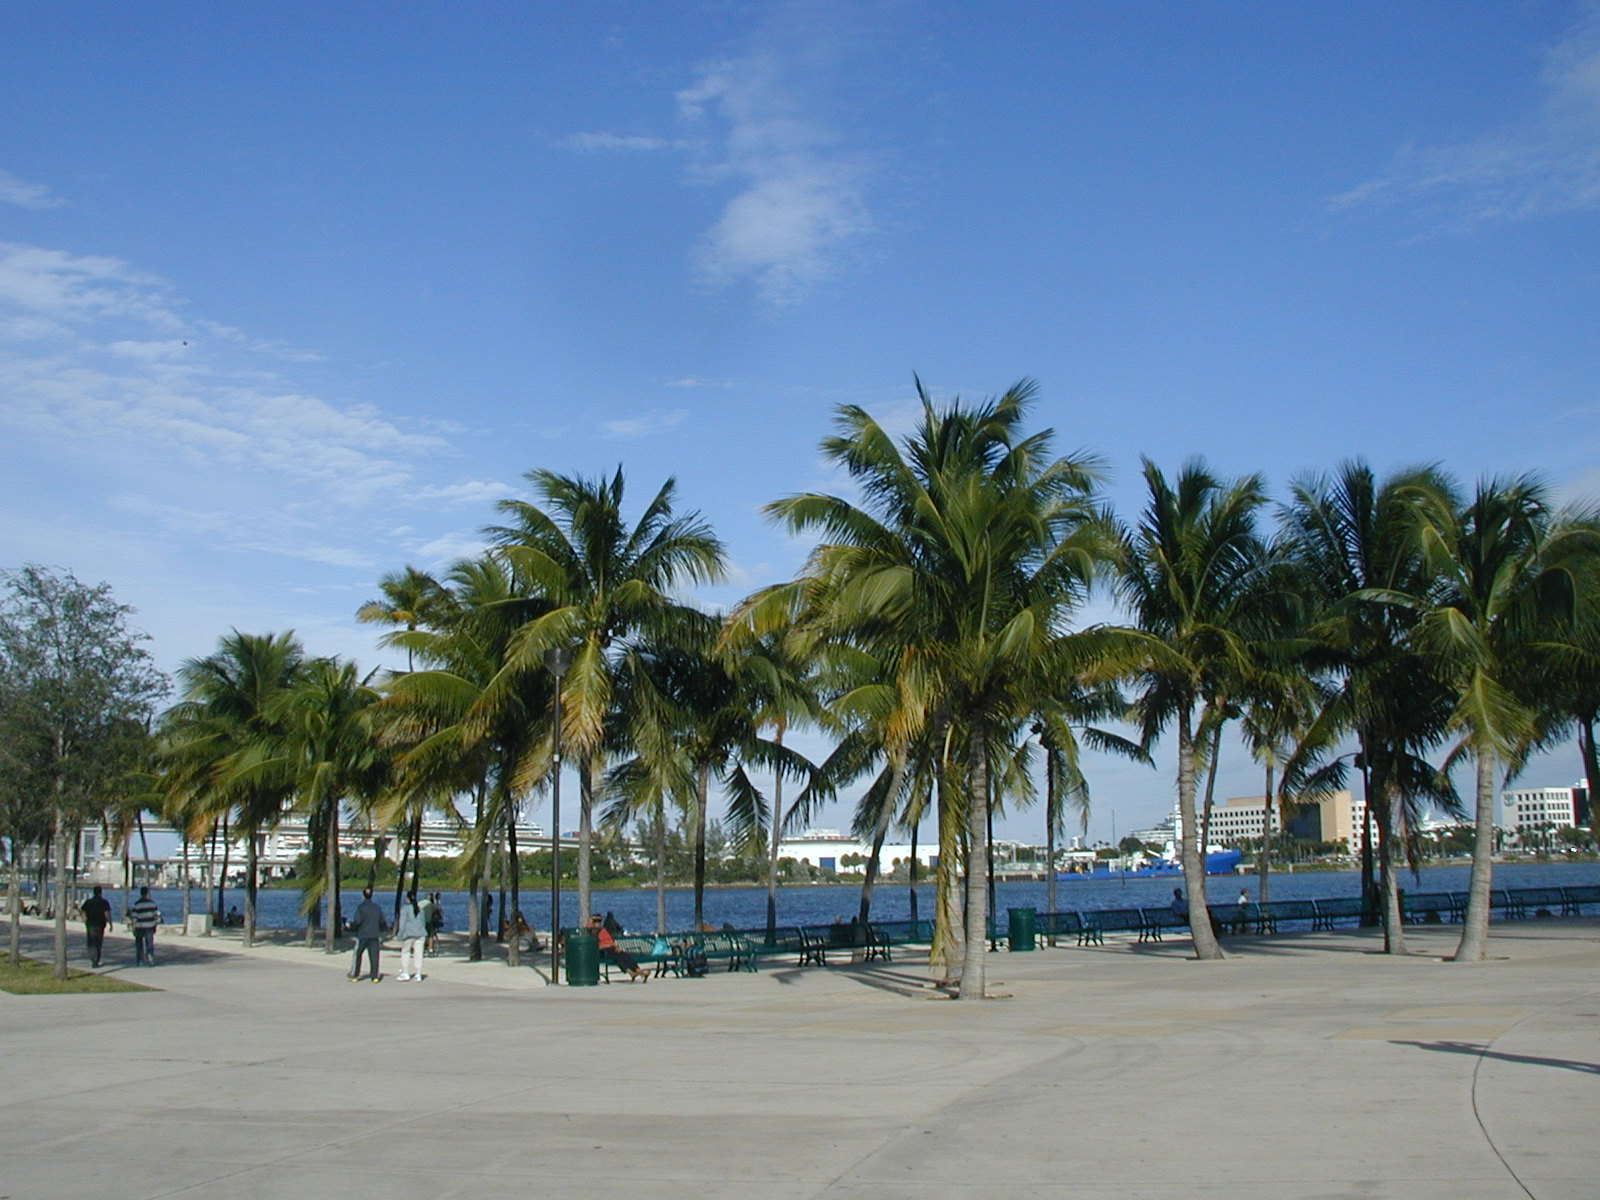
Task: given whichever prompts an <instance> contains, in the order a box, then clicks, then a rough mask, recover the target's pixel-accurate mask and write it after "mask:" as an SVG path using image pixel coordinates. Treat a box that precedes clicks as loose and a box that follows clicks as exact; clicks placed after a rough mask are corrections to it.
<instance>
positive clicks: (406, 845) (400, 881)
mask: <svg viewBox="0 0 1600 1200" xmlns="http://www.w3.org/2000/svg"><path fill="white" fill-rule="evenodd" d="M416 844H417V839H416V835H415V833H414V832H413V826H412V824H411V822H410V821H407V822H406V832H405V840H404V841H402V842H401V843H400V862H399V866H398V869H397V870H396V871H395V873H394V918H393V920H394V924H395V926H396V927H397V928H398V927H399V924H400V903H401V901H402V900H404V899H405V894H406V867H407V866H408V865H409V864H410V862H411V852H412V850H413V849H414V848H415V847H416Z"/></svg>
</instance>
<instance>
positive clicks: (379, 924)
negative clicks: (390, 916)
mask: <svg viewBox="0 0 1600 1200" xmlns="http://www.w3.org/2000/svg"><path fill="white" fill-rule="evenodd" d="M387 928H388V923H387V922H386V921H385V920H384V919H383V909H381V908H379V907H378V906H377V904H375V903H374V902H373V899H372V889H371V888H362V889H361V903H360V904H358V905H356V912H355V916H354V917H352V918H351V919H350V932H352V933H353V934H355V937H356V956H355V957H354V958H353V959H351V960H350V975H349V979H350V982H351V983H354V982H355V981H356V980H357V979H359V978H361V956H362V955H363V954H366V955H368V965H369V967H370V970H371V974H369V975H368V976H367V978H368V979H370V980H372V982H373V983H377V982H378V980H380V979H382V978H383V976H381V975H379V974H378V946H379V943H381V942H382V941H383V934H384V931H385V930H386V929H387Z"/></svg>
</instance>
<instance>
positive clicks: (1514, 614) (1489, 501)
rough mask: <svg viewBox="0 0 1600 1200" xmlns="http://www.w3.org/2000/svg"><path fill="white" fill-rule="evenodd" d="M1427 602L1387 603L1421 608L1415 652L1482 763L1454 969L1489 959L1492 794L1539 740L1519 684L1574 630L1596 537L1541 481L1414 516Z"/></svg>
mask: <svg viewBox="0 0 1600 1200" xmlns="http://www.w3.org/2000/svg"><path fill="white" fill-rule="evenodd" d="M1417 515H1418V517H1419V521H1418V527H1417V532H1418V536H1419V540H1420V544H1421V548H1422V554H1423V556H1424V559H1425V561H1426V563H1427V566H1428V568H1429V570H1430V572H1431V574H1432V575H1433V577H1434V579H1435V580H1436V581H1437V587H1436V588H1435V589H1434V591H1433V592H1432V594H1430V595H1425V596H1402V595H1400V594H1398V593H1390V594H1388V595H1387V596H1385V597H1382V598H1384V599H1388V600H1391V601H1393V602H1396V603H1399V604H1402V605H1408V606H1416V607H1420V609H1421V615H1420V619H1419V621H1418V624H1417V631H1416V632H1417V643H1418V645H1419V646H1421V647H1422V648H1423V649H1424V650H1426V651H1428V652H1429V653H1430V654H1431V655H1432V656H1433V657H1434V658H1435V660H1436V662H1437V664H1438V670H1439V673H1440V674H1441V676H1442V677H1443V678H1444V679H1445V680H1446V681H1447V682H1448V684H1449V686H1450V688H1451V691H1452V693H1453V697H1454V700H1455V707H1454V711H1453V712H1452V713H1451V716H1450V724H1451V727H1452V728H1453V729H1456V730H1458V731H1460V733H1461V734H1462V749H1463V750H1465V751H1466V752H1468V753H1470V754H1471V756H1472V758H1473V760H1474V762H1475V764H1476V771H1475V776H1476V780H1475V782H1476V789H1475V791H1476V803H1475V814H1474V815H1475V820H1476V823H1477V828H1476V832H1475V834H1474V837H1473V851H1472V879H1471V883H1470V885H1469V887H1468V892H1467V911H1466V916H1465V917H1464V919H1463V921H1462V927H1461V942H1460V944H1459V946H1458V947H1457V948H1456V954H1455V960H1456V961H1457V962H1482V961H1483V960H1484V958H1485V957H1486V956H1487V953H1488V938H1489V901H1490V891H1491V886H1492V874H1493V870H1494V858H1493V851H1494V792H1495V778H1496V774H1497V769H1498V767H1499V766H1500V764H1502V763H1504V764H1506V765H1507V766H1509V767H1510V768H1511V770H1512V773H1514V772H1515V770H1516V769H1517V768H1518V767H1520V766H1521V765H1522V763H1523V761H1524V760H1525V758H1526V756H1527V753H1528V751H1529V749H1530V748H1531V747H1532V746H1533V744H1534V743H1535V742H1536V741H1537V739H1538V737H1539V733H1540V727H1539V716H1538V713H1537V711H1536V707H1535V703H1534V702H1533V700H1532V698H1531V697H1530V696H1529V695H1528V692H1527V689H1526V687H1525V686H1524V682H1523V681H1524V679H1525V678H1526V677H1527V675H1528V674H1529V673H1530V668H1531V667H1532V666H1533V665H1534V658H1535V648H1536V646H1537V645H1538V644H1539V643H1540V642H1541V641H1542V640H1543V639H1544V637H1545V636H1546V633H1547V631H1548V630H1549V629H1550V627H1551V626H1552V625H1553V624H1567V623H1570V622H1571V620H1572V618H1573V617H1574V616H1575V615H1576V613H1577V611H1578V608H1579V605H1580V598H1582V597H1585V593H1586V591H1587V585H1589V584H1590V583H1591V582H1592V581H1593V577H1594V566H1595V563H1596V555H1597V552H1600V531H1597V529H1596V527H1595V525H1594V523H1593V522H1592V521H1591V520H1568V519H1562V518H1559V517H1557V516H1556V514H1555V513H1553V512H1552V511H1551V508H1550V505H1549V503H1548V500H1547V497H1546V492H1545V489H1544V487H1543V485H1542V484H1540V483H1538V482H1537V481H1536V480H1534V479H1531V478H1528V477H1522V478H1519V479H1513V480H1508V481H1499V480H1490V481H1487V482H1484V483H1481V484H1479V486H1478V488H1477V491H1476V494H1475V495H1474V496H1473V498H1472V501H1471V502H1470V503H1469V504H1468V505H1467V506H1466V507H1465V508H1464V509H1458V508H1456V507H1455V506H1443V505H1437V504H1435V505H1428V506H1423V507H1420V508H1419V509H1418V510H1417Z"/></svg>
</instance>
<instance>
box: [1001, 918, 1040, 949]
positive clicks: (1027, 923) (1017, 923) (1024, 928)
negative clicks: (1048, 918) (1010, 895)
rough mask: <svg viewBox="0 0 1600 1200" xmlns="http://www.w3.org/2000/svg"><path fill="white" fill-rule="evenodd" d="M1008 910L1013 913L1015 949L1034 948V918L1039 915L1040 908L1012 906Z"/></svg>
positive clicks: (1012, 934) (1012, 941) (1012, 931)
mask: <svg viewBox="0 0 1600 1200" xmlns="http://www.w3.org/2000/svg"><path fill="white" fill-rule="evenodd" d="M1006 911H1007V912H1009V913H1010V914H1011V948H1012V949H1013V950H1032V949H1033V934H1034V918H1035V917H1036V916H1038V910H1037V909H1033V908H1010V909H1007V910H1006Z"/></svg>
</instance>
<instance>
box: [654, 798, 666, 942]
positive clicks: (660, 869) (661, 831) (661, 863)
mask: <svg viewBox="0 0 1600 1200" xmlns="http://www.w3.org/2000/svg"><path fill="white" fill-rule="evenodd" d="M666 932H667V801H666V797H664V796H663V797H662V798H661V800H660V801H659V805H658V808H657V811H656V936H658V937H659V936H661V935H662V934H664V933H666Z"/></svg>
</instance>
